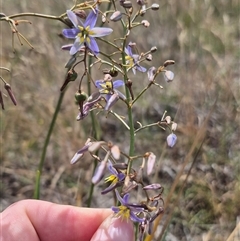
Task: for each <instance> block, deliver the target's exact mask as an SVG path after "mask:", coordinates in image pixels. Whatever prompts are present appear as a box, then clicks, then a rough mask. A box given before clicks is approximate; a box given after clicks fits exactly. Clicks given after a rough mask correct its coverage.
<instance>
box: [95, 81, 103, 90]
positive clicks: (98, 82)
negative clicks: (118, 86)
mask: <svg viewBox="0 0 240 241" xmlns="http://www.w3.org/2000/svg"><path fill="white" fill-rule="evenodd" d="M102 83H104V82H103V81H102V80H96V81H95V85H96V87H97V88H98V89H101V88H102V87H101V84H102Z"/></svg>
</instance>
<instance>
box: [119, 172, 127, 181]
mask: <svg viewBox="0 0 240 241" xmlns="http://www.w3.org/2000/svg"><path fill="white" fill-rule="evenodd" d="M117 177H118V180H119V181H122V180H123V179H124V178H125V175H124V174H123V173H118V174H117Z"/></svg>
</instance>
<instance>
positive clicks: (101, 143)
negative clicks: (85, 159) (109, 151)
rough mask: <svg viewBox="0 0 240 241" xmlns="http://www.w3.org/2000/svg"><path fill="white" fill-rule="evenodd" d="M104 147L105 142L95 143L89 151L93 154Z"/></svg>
mask: <svg viewBox="0 0 240 241" xmlns="http://www.w3.org/2000/svg"><path fill="white" fill-rule="evenodd" d="M103 145H106V142H105V141H96V142H93V143H92V145H91V146H89V147H88V151H89V152H91V153H94V152H96V151H97V150H98V149H99V148H100V147H101V146H103Z"/></svg>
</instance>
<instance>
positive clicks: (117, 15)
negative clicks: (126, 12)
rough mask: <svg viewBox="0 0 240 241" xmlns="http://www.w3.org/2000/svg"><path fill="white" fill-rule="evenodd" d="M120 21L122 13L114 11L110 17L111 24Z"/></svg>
mask: <svg viewBox="0 0 240 241" xmlns="http://www.w3.org/2000/svg"><path fill="white" fill-rule="evenodd" d="M121 19H122V13H121V12H120V11H115V12H114V13H113V14H112V16H111V17H110V20H111V21H113V22H117V21H119V20H121Z"/></svg>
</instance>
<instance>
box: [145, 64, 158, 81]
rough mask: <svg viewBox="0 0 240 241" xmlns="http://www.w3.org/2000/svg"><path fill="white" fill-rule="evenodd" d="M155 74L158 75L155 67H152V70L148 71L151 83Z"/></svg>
mask: <svg viewBox="0 0 240 241" xmlns="http://www.w3.org/2000/svg"><path fill="white" fill-rule="evenodd" d="M155 74H156V68H155V67H154V66H153V67H151V68H150V69H149V70H148V72H147V75H148V80H149V81H153V80H154V76H155Z"/></svg>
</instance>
